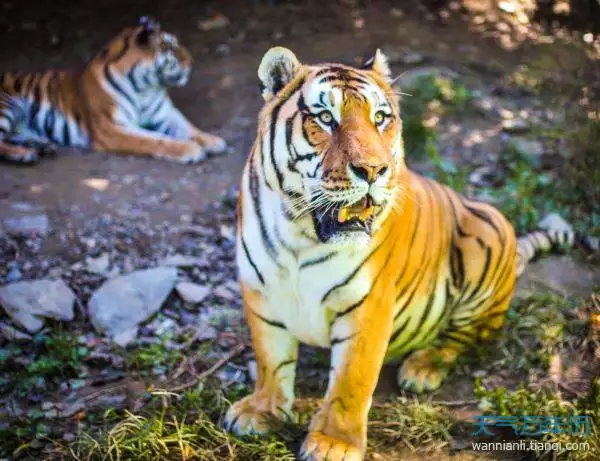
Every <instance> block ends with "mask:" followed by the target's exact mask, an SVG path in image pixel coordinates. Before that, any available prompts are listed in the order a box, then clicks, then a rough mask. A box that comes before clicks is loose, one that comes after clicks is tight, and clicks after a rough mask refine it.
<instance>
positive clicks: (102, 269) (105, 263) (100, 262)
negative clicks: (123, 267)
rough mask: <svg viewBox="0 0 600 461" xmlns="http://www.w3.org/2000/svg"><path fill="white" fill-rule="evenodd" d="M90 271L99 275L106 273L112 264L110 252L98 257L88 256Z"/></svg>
mask: <svg viewBox="0 0 600 461" xmlns="http://www.w3.org/2000/svg"><path fill="white" fill-rule="evenodd" d="M85 265H86V269H87V271H88V272H91V273H93V274H98V275H106V273H107V271H108V267H109V266H110V256H109V255H108V253H102V254H101V255H100V256H98V257H97V258H92V257H87V258H86V260H85Z"/></svg>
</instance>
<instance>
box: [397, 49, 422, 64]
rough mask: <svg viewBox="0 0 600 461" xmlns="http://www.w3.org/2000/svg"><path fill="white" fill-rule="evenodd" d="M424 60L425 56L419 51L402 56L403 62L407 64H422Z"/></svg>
mask: <svg viewBox="0 0 600 461" xmlns="http://www.w3.org/2000/svg"><path fill="white" fill-rule="evenodd" d="M424 60H425V57H424V56H423V55H422V54H421V53H417V52H411V53H407V54H405V55H404V56H402V58H401V61H402V64H406V65H407V66H414V65H416V64H421V63H422V62H423V61H424Z"/></svg>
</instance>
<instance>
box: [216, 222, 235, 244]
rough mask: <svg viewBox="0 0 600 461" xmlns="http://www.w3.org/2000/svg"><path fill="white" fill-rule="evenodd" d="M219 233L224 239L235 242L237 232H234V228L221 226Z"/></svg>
mask: <svg viewBox="0 0 600 461" xmlns="http://www.w3.org/2000/svg"><path fill="white" fill-rule="evenodd" d="M219 231H220V233H221V237H223V238H224V239H227V240H230V241H232V242H234V241H235V230H234V228H233V226H227V225H225V224H221V227H220V228H219Z"/></svg>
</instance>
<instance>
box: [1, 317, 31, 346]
mask: <svg viewBox="0 0 600 461" xmlns="http://www.w3.org/2000/svg"><path fill="white" fill-rule="evenodd" d="M0 335H2V336H3V337H4V338H5V339H7V340H8V341H29V340H31V335H28V334H27V333H24V332H22V331H21V330H18V329H17V328H15V327H13V326H12V325H9V324H8V323H5V322H0Z"/></svg>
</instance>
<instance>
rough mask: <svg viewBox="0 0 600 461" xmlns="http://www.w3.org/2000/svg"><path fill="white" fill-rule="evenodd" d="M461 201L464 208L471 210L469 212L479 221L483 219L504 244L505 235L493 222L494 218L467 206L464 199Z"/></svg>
mask: <svg viewBox="0 0 600 461" xmlns="http://www.w3.org/2000/svg"><path fill="white" fill-rule="evenodd" d="M461 200H462V202H463V205H464V207H465V208H466V209H467V210H469V212H470V213H471V214H473V215H475V216H477V217H478V218H479V219H481V220H482V221H485V222H486V223H488V224H489V225H490V226H491V227H492V228H493V229H494V230H495V231H496V233H497V234H498V236H499V237H500V241H501V242H503V243H504V240H505V239H504V234H503V233H502V232H500V229H498V226H496V223H494V221H492V218H490V216H489V215H488V214H487V213H486V212H485V211H482V210H478V209H477V208H475V207H471V206H469V205H467V204H466V202H465V201H464V200H463V198H462V197H461Z"/></svg>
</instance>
